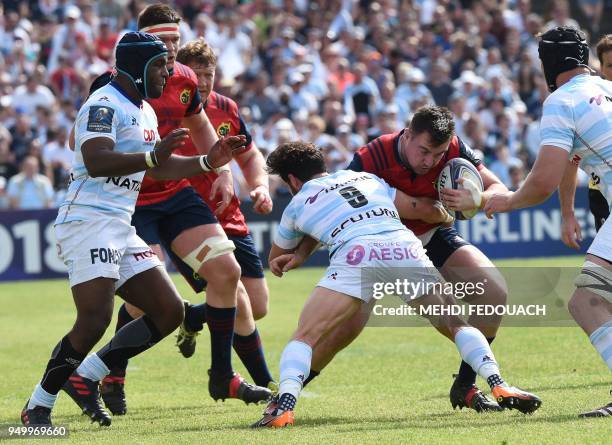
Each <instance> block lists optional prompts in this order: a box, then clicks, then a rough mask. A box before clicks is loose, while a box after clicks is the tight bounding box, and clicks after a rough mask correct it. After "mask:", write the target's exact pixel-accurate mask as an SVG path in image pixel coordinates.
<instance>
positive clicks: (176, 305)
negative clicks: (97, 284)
mask: <svg viewBox="0 0 612 445" xmlns="http://www.w3.org/2000/svg"><path fill="white" fill-rule="evenodd" d="M110 292H111V293H113V292H114V283H113V287H112V288H111V289H110ZM117 294H118V295H120V296H121V297H122V298H123V299H124V300H126V301H128V302H131V303H132V304H134V305H137V306H138V307H142V308H143V309H144V310H145V311H146V314H147V315H144V316H142V317H140V318H138V319H136V320H133V321H132V322H130V323H128V324H126V325H125V326H123V328H121V329H120V330H119V331H117V332H116V334H115V336H114V337H113V338H112V339H111V341H110V342H109V343H107V344H106V345H105V346H103V347H102V348H101V349H100V350H99V351H97V352H96V353H95V354H91V355H89V356H88V357H87V359H86V360H84V361H83V362H82V363H81V365H80V366H79V368H78V370H77V372H75V373H74V374H73V375H72V376H71V377H70V380H69V381H68V382H67V383H66V385H64V387H63V389H64V390H65V391H66V392H67V393H68V394H69V395H70V397H72V399H73V400H74V401H75V402H76V403H77V404H78V405H79V407H80V408H81V409H82V410H83V413H84V414H87V415H88V416H89V417H90V418H91V419H92V421H97V422H99V423H100V424H101V425H108V424H110V417H109V416H108V414H107V413H106V412H105V411H104V410H103V409H102V408H101V405H100V402H99V398H98V382H99V381H101V380H102V379H103V378H104V377H106V375H108V373H109V372H110V369H112V368H113V367H114V366H115V365H116V364H117V363H119V362H122V361H125V360H128V359H129V358H131V357H133V356H135V355H137V354H140V353H141V352H143V351H145V350H147V349H149V348H150V347H151V346H153V345H155V344H156V343H157V342H159V341H160V340H161V339H162V338H164V337H165V336H166V335H168V334H169V333H170V332H172V331H173V330H174V329H176V327H177V326H178V325H179V324H180V322H181V321H182V319H183V304H182V300H181V298H180V296H179V295H178V292H177V291H176V289H175V288H174V285H173V283H172V281H171V280H170V278H169V277H168V275H167V273H166V271H165V269H164V268H163V267H162V266H157V267H153V268H151V269H148V270H145V271H144V272H141V273H139V274H137V275H134V276H133V277H132V278H130V279H129V280H127V281H126V282H125V283H124V284H123V285H122V286H121V287H120V288H119V289H118V290H117ZM110 301H111V302H112V299H111V300H110ZM111 311H112V308H111Z"/></svg>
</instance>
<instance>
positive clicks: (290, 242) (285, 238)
mask: <svg viewBox="0 0 612 445" xmlns="http://www.w3.org/2000/svg"><path fill="white" fill-rule="evenodd" d="M303 237H304V234H303V233H302V232H300V231H299V230H298V229H297V227H296V221H295V208H294V206H292V205H291V203H289V205H288V206H287V208H286V209H285V211H284V212H283V216H282V217H281V221H280V224H279V225H278V227H277V229H276V235H275V236H274V244H276V245H277V246H278V247H280V248H281V249H288V250H289V249H294V248H295V247H297V245H298V244H299V243H300V241H301V240H302V238H303Z"/></svg>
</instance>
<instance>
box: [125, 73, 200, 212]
mask: <svg viewBox="0 0 612 445" xmlns="http://www.w3.org/2000/svg"><path fill="white" fill-rule="evenodd" d="M147 102H149V104H151V106H152V107H153V110H155V114H156V115H157V131H158V132H159V136H160V137H162V138H163V137H164V136H166V135H167V134H168V133H170V131H172V130H174V129H175V128H179V127H180V125H181V121H182V120H183V118H185V117H188V116H192V115H194V114H197V113H199V112H200V110H201V109H202V100H201V98H200V93H199V92H198V79H197V77H196V75H195V73H194V72H193V71H192V70H191V68H189V67H188V66H185V65H183V64H181V63H179V62H174V70H173V72H172V75H171V76H170V77H169V78H168V82H167V83H166V87H165V88H164V92H163V94H162V95H161V97H160V98H158V99H147ZM188 186H189V181H187V180H186V179H181V180H178V181H176V180H171V181H157V180H155V179H153V178H150V177H149V176H145V177H144V180H143V182H142V187H141V188H140V193H139V195H138V201H137V202H136V205H137V206H141V205H147V204H155V203H158V202H161V201H166V200H167V199H170V198H171V197H172V196H174V195H175V194H176V193H178V192H179V191H180V190H182V189H184V188H185V187H188Z"/></svg>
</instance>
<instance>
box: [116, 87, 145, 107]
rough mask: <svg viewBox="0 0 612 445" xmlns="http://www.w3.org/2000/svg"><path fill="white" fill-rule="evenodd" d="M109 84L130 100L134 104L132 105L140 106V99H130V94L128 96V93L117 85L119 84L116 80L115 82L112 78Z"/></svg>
mask: <svg viewBox="0 0 612 445" xmlns="http://www.w3.org/2000/svg"><path fill="white" fill-rule="evenodd" d="M110 84H111V86H112V87H113V88H115V89H116V90H117V91H119V93H121V95H122V96H123V97H125V98H126V99H127V100H129V101H130V102H132V103H133V104H134V106H136V107H138V108H140V107H142V99H141V100H139V101H135V100H134V99H132V98H131V97H130V96H128V94H127V93H126V92H125V90H124V89H123V88H121V87H120V86H119V84H118V83H117V82H115V81H114V80H111V81H110Z"/></svg>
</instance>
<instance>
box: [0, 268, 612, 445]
mask: <svg viewBox="0 0 612 445" xmlns="http://www.w3.org/2000/svg"><path fill="white" fill-rule="evenodd" d="M519 264H520V265H521V266H526V265H534V266H537V265H547V266H550V265H557V266H561V265H567V266H570V265H571V266H578V265H580V264H581V259H580V258H579V257H568V258H563V259H555V260H539V261H538V260H532V261H525V260H521V261H519V262H512V261H504V262H501V261H500V262H498V265H519ZM320 275H321V269H304V270H300V271H294V272H291V273H289V274H287V275H285V277H284V278H282V279H278V278H275V277H271V276H270V277H269V280H268V282H269V285H270V291H271V299H270V307H271V309H270V313H269V315H268V316H267V317H266V318H265V319H264V320H262V321H261V322H259V329H260V332H261V334H262V338H263V341H264V345H265V348H266V352H267V358H268V362H269V364H270V367H271V369H272V371H273V375H275V376H278V360H279V356H280V353H281V351H282V348H283V347H284V345H285V343H286V342H287V340H288V338H289V336H290V335H291V333H292V330H293V329H294V327H295V325H296V321H297V316H298V314H299V311H300V309H301V307H302V304H303V302H304V300H305V298H306V297H307V296H308V294H309V292H310V290H311V289H312V287H313V285H314V283H316V281H317V280H318V279H319V277H320ZM174 278H175V281H176V283H177V286H178V288H179V290H180V292H181V293H182V295H183V296H184V297H186V298H189V299H191V300H192V301H193V300H194V297H193V294H192V292H191V291H190V290H188V288H187V285H186V284H185V283H184V282H183V281H182V279H181V278H180V277H178V276H176V277H174ZM568 292H571V289H568ZM117 304H119V301H117ZM0 307H1V308H2V310H1V311H0V332H1V335H0V363H1V369H2V378H1V379H0V424H9V423H10V424H15V423H17V422H18V420H19V413H20V410H21V408H22V406H23V404H24V402H25V400H26V399H27V398H28V397H29V395H30V393H31V391H32V388H33V387H34V385H35V384H36V382H37V381H38V380H39V379H40V376H41V373H42V371H43V368H44V366H45V364H46V362H47V360H48V357H49V354H50V352H51V348H52V347H53V346H54V345H55V343H56V342H57V341H58V340H59V339H60V338H61V336H63V335H64V334H65V333H66V332H67V331H68V329H69V327H70V326H71V324H72V322H73V320H74V308H73V303H72V299H71V297H70V294H69V288H68V283H67V281H66V280H51V281H44V282H42V281H41V282H22V283H9V284H1V285H0ZM113 326H114V321H113ZM110 336H111V330H109V332H108V333H107V335H106V336H105V338H104V340H103V342H105V341H107V340H108V338H110ZM199 341H200V343H199V346H198V350H197V352H196V355H195V356H194V357H192V358H191V359H189V360H186V359H183V358H182V357H181V356H180V354H179V353H178V351H177V349H176V347H175V346H174V337H173V336H171V337H169V338H167V339H165V340H164V341H163V342H161V343H160V344H159V345H157V346H156V347H155V348H153V349H152V350H150V351H147V352H146V353H144V354H143V355H141V356H139V357H137V358H135V359H133V360H132V361H131V362H130V368H129V369H128V380H127V386H126V390H127V394H128V398H129V400H128V401H129V412H128V415H127V416H125V417H115V418H114V419H113V424H112V426H111V427H110V428H107V429H101V428H99V427H98V426H97V425H92V424H90V423H89V419H88V418H86V417H84V416H81V415H80V412H79V410H78V408H77V407H76V405H74V404H73V402H72V401H71V400H70V399H69V398H68V397H67V396H66V395H65V394H63V395H61V396H60V398H59V400H58V403H57V405H56V409H55V410H54V412H53V420H54V422H55V423H56V424H62V425H67V426H68V427H69V429H70V438H69V439H68V440H57V441H58V442H59V443H69V442H70V443H72V442H74V443H87V444H97V443H114V444H124V443H130V444H136V443H142V444H166V443H168V444H169V443H172V444H178V443H220V444H226V443H300V444H302V443H316V444H321V443H343V444H348V443H359V444H362V443H419V444H431V443H435V444H462V443H465V444H480V443H482V444H496V443H497V444H524V443H533V444H587V443H591V444H604V443H608V444H610V443H611V441H612V424H611V422H610V419H592V420H582V419H578V418H577V417H576V414H577V413H578V412H580V411H581V410H585V409H587V408H589V409H590V408H594V407H596V406H600V405H603V404H604V403H607V402H608V401H609V396H608V392H609V391H610V389H611V387H612V382H611V379H610V374H609V372H608V370H607V369H606V367H605V365H604V364H603V362H602V360H601V358H600V357H599V356H598V355H597V353H596V352H595V350H594V349H593V347H592V346H591V345H590V343H589V341H588V339H587V337H586V336H585V335H584V334H583V333H582V331H580V330H579V329H578V328H506V329H502V330H501V331H500V333H499V334H498V336H497V340H496V341H495V343H494V345H493V349H494V351H495V354H496V357H497V359H498V360H499V362H500V365H501V368H502V372H503V374H504V376H505V378H506V379H507V380H508V381H509V382H511V383H512V384H515V385H517V386H521V387H524V388H525V389H529V390H531V391H534V392H536V393H537V394H538V395H539V396H540V397H541V398H542V400H543V405H542V407H541V409H540V410H539V411H538V412H536V413H535V414H534V415H532V416H525V415H522V414H521V413H519V412H516V411H505V412H502V413H491V414H481V415H478V414H476V413H475V412H474V411H470V410H465V409H464V410H463V411H453V410H452V408H451V406H450V403H449V401H448V390H449V388H450V385H451V383H452V377H451V374H453V373H454V372H456V370H457V367H458V364H459V356H458V353H457V351H456V349H455V347H454V345H453V344H452V343H450V342H449V341H447V340H445V339H444V338H442V337H441V336H440V335H438V334H437V333H436V332H434V330H433V329H431V328H368V329H366V330H365V331H364V333H363V335H362V336H361V337H360V338H359V339H358V340H357V341H356V342H355V343H354V344H353V345H351V346H350V347H349V348H348V349H347V350H345V351H344V352H342V353H341V354H339V355H338V356H337V357H336V359H335V361H334V362H333V363H332V364H331V365H330V366H329V367H328V368H327V369H326V370H325V371H324V372H323V373H322V375H321V376H320V377H319V378H318V379H317V380H315V381H314V382H313V383H312V384H311V385H310V386H309V387H307V388H306V392H305V393H304V395H303V397H302V398H301V399H300V401H299V403H298V407H297V411H296V426H295V427H294V428H291V429H284V430H278V431H270V430H266V431H253V430H251V429H249V428H248V425H249V424H250V423H251V422H254V421H255V420H257V419H258V417H259V415H260V413H261V410H262V407H261V406H257V407H256V406H253V405H250V406H246V405H244V404H243V403H242V402H239V401H235V400H233V401H227V402H225V403H222V402H219V403H215V402H214V401H212V399H210V397H209V396H208V392H207V377H206V370H207V369H208V367H209V361H210V357H209V355H208V335H207V334H204V335H202V336H200V337H199ZM234 364H235V368H236V369H237V370H238V371H239V372H241V373H242V374H243V375H246V372H245V371H244V369H243V368H242V366H241V364H239V363H238V361H237V359H234ZM480 386H481V387H483V388H485V387H486V386H487V385H486V383H485V382H481V385H480ZM4 428H5V429H6V426H4ZM32 442H33V443H43V442H44V441H40V440H37V441H35V442H34V441H33V440H32Z"/></svg>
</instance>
